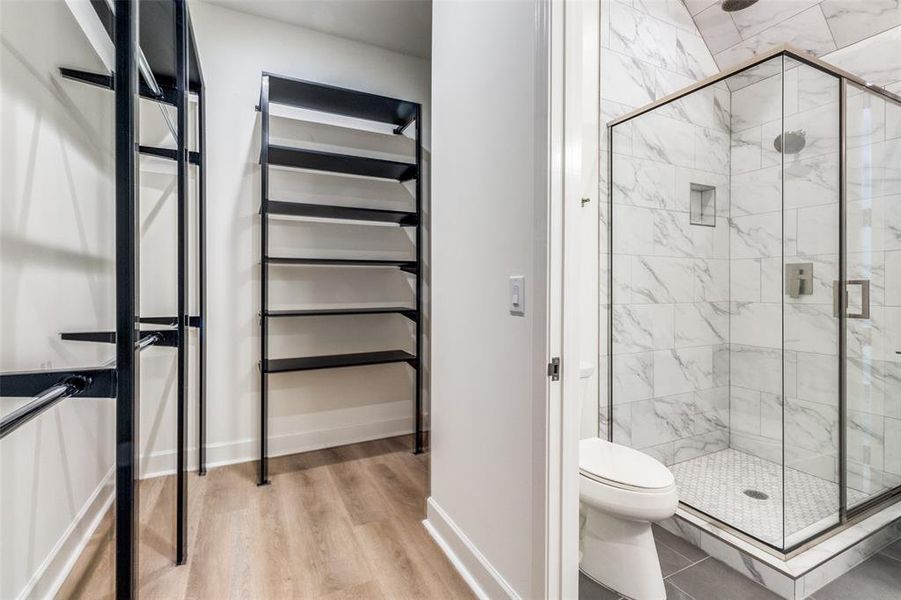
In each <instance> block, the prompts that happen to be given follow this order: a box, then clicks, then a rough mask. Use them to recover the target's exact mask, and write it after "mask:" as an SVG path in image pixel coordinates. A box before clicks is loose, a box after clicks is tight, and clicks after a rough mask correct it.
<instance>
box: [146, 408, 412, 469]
mask: <svg viewBox="0 0 901 600" xmlns="http://www.w3.org/2000/svg"><path fill="white" fill-rule="evenodd" d="M412 432H413V427H412V419H411V418H410V417H402V418H397V419H388V420H385V421H375V422H369V423H359V424H355V425H349V426H346V427H337V428H336V427H330V428H328V429H319V430H315V431H303V432H299V433H289V434H285V435H279V436H269V456H270V458H271V457H273V456H284V455H286V454H297V453H299V452H309V451H311V450H320V449H322V448H330V447H333V446H344V445H347V444H355V443H357V442H368V441H370V440H377V439H380V438H387V437H394V436H398V435H407V434H409V433H412ZM259 452H260V441H259V439H258V438H251V439H245V440H237V441H233V442H225V443H221V444H208V445H207V448H206V458H207V461H206V462H207V468H213V467H222V466H225V465H233V464H237V463H243V462H250V461H254V460H257V459H258V458H259ZM187 460H188V469H189V470H191V471H194V470H196V469H197V448H196V447H195V448H189V449H188V458H187ZM174 465H175V450H167V451H165V452H156V453H154V454H151V455H150V456H144V457H143V458H142V459H141V467H142V468H141V479H150V478H152V477H160V476H163V475H171V474H173V473H175V466H174Z"/></svg>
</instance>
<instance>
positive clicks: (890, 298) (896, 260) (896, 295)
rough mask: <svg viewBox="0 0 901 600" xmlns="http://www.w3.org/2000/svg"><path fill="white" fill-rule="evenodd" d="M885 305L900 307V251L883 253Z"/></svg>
mask: <svg viewBox="0 0 901 600" xmlns="http://www.w3.org/2000/svg"><path fill="white" fill-rule="evenodd" d="M885 304H886V305H887V306H901V251H898V250H895V251H892V252H886V253H885ZM899 350H901V348H899Z"/></svg>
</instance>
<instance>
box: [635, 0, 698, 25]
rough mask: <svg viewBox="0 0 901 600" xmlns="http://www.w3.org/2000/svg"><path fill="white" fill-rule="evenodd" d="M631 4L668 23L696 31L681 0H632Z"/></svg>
mask: <svg viewBox="0 0 901 600" xmlns="http://www.w3.org/2000/svg"><path fill="white" fill-rule="evenodd" d="M632 6H633V7H634V8H635V9H636V10H640V11H642V12H643V13H646V14H648V15H650V16H652V17H654V18H656V19H660V20H661V21H664V22H666V23H668V24H670V25H673V26H675V27H678V28H679V29H684V30H685V31H688V32H691V33H697V29H696V28H695V24H694V22H693V21H692V19H691V14H690V13H689V12H688V9H687V8H686V7H685V4H683V3H682V1H681V0H633V2H632Z"/></svg>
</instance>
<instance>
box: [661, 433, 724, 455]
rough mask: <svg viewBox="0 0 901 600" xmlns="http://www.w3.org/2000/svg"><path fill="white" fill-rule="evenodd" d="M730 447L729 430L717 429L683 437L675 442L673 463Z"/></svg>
mask: <svg viewBox="0 0 901 600" xmlns="http://www.w3.org/2000/svg"><path fill="white" fill-rule="evenodd" d="M728 447H729V431H728V430H726V429H717V430H715V431H710V432H708V433H702V434H700V435H694V436H692V437H688V438H681V439H678V440H676V441H675V442H673V453H674V454H673V463H674V464H675V463H680V462H682V461H686V460H691V459H693V458H698V457H699V456H705V455H707V454H711V453H713V452H719V451H721V450H725V449H726V448H728Z"/></svg>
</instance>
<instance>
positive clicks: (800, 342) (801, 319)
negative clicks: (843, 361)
mask: <svg viewBox="0 0 901 600" xmlns="http://www.w3.org/2000/svg"><path fill="white" fill-rule="evenodd" d="M784 315H785V317H784V320H783V323H782V329H783V330H784V333H782V335H783V336H784V340H783V341H784V344H785V349H786V350H797V351H799V352H817V353H820V354H834V353H836V352H837V351H838V321H837V320H836V319H835V317H833V316H832V305H831V304H786V305H785V307H784Z"/></svg>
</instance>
